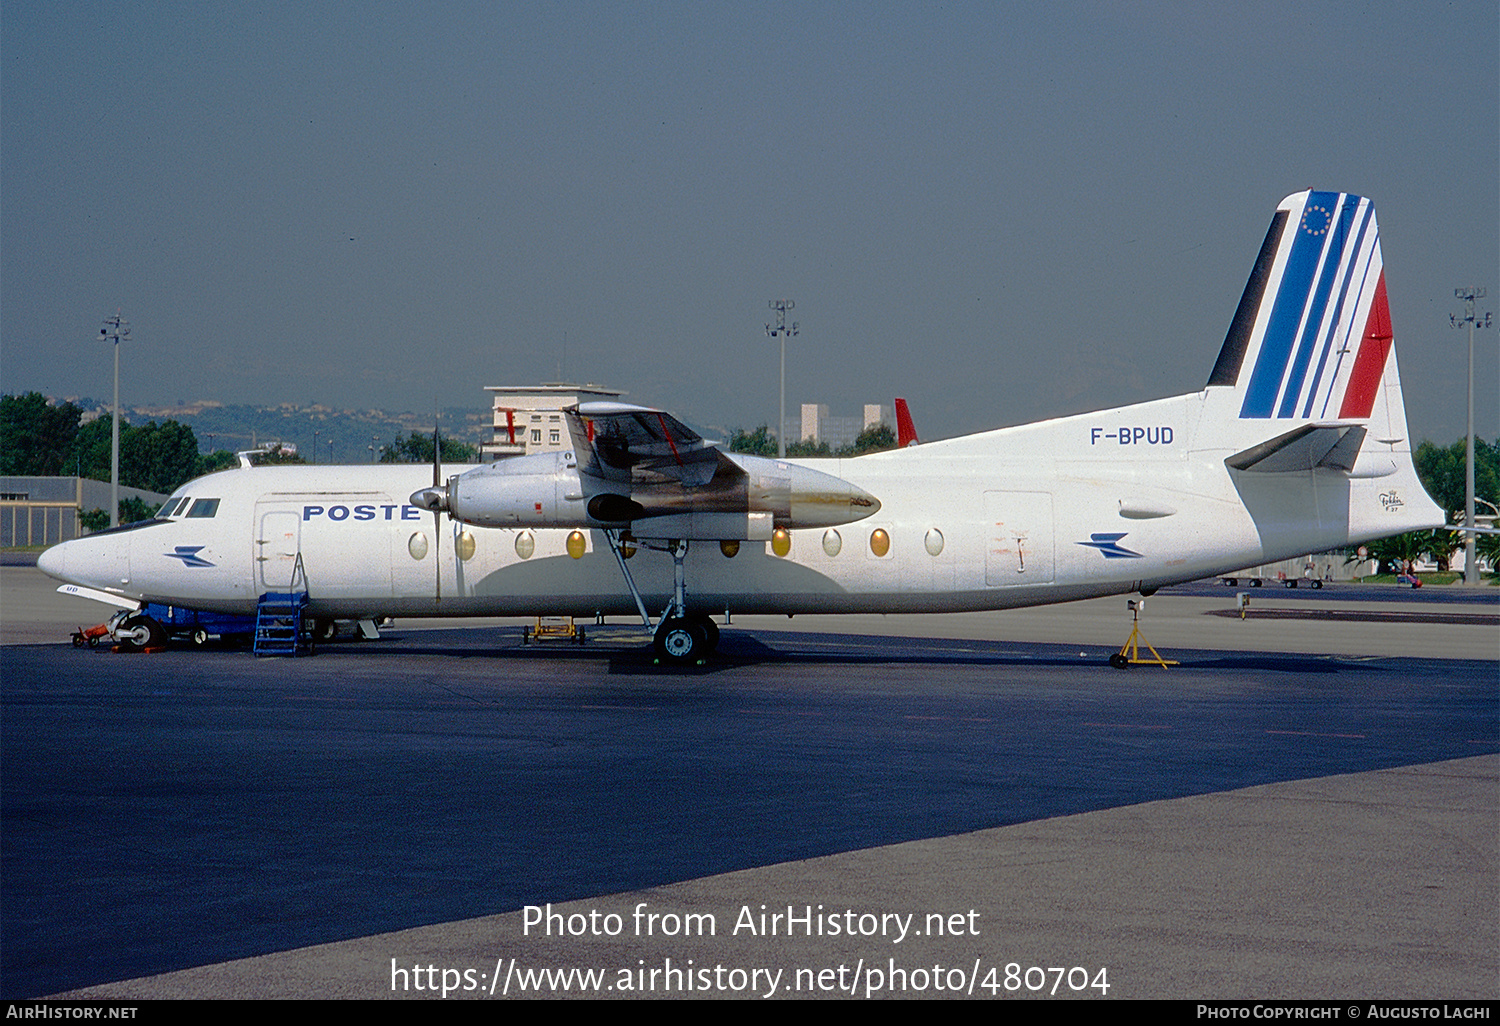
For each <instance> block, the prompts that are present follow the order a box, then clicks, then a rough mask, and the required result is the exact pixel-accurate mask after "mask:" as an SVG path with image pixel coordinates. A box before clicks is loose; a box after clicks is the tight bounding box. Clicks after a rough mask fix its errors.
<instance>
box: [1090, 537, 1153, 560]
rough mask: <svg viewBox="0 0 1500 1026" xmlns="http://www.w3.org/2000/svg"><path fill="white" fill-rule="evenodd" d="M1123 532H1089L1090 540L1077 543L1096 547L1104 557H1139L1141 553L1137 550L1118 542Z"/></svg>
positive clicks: (1091, 547) (1092, 547)
mask: <svg viewBox="0 0 1500 1026" xmlns="http://www.w3.org/2000/svg"><path fill="white" fill-rule="evenodd" d="M1125 534H1126V532H1124V531H1121V532H1120V533H1119V534H1091V535H1089V538H1090V539H1092V540H1091V541H1086V542H1079V543H1078V544H1079V545H1082V546H1085V547H1086V548H1090V549H1098V550H1099V551H1100V552H1102V553H1104V558H1105V559H1140V558H1141V554H1140V553H1139V552H1131V551H1130V550H1129V549H1127V548H1126V547H1125V546H1123V545H1121V544H1120V539H1121V538H1123V537H1125Z"/></svg>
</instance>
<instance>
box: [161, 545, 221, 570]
mask: <svg viewBox="0 0 1500 1026" xmlns="http://www.w3.org/2000/svg"><path fill="white" fill-rule="evenodd" d="M206 547H207V546H203V545H179V546H177V549H176V551H174V552H163V553H162V555H163V556H166V557H167V558H168V559H180V560H182V565H183V566H213V564H212V563H210V562H209V561H208V560H206V559H204V558H203V557H202V556H200V555H198V553H200V552H202V551H203V550H204V549H205V548H206Z"/></svg>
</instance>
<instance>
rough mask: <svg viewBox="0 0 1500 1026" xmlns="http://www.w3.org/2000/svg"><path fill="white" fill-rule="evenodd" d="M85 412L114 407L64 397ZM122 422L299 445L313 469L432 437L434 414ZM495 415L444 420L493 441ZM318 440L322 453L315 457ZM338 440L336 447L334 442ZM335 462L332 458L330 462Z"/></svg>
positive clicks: (449, 415)
mask: <svg viewBox="0 0 1500 1026" xmlns="http://www.w3.org/2000/svg"><path fill="white" fill-rule="evenodd" d="M62 398H63V399H66V400H67V401H69V402H72V403H73V404H74V405H75V406H78V407H79V408H81V409H82V410H83V411H84V419H85V420H86V421H87V420H92V419H93V418H94V417H96V416H102V417H108V416H109V415H110V408H109V404H108V403H101V402H99V401H98V400H96V399H92V398H75V397H71V396H65V397H62ZM120 416H122V417H123V418H125V420H127V421H129V422H130V423H131V424H145V423H146V422H147V421H152V420H154V421H156V422H157V423H158V424H159V423H162V422H164V421H168V420H175V421H177V422H178V423H180V424H185V425H187V426H188V427H190V428H192V429H193V434H194V435H196V436H197V438H198V445H199V448H200V449H202V451H203V452H205V453H207V452H212V451H214V450H216V449H227V450H229V451H231V452H238V451H240V450H242V449H250V448H254V447H256V446H258V445H261V444H263V443H265V442H282V443H284V444H290V445H295V446H296V447H297V451H298V453H299V454H300V455H301V456H302V457H303V458H304V459H306V460H307V461H308V462H309V463H311V462H317V463H330V462H332V463H370V462H372V460H373V458H374V453H373V452H372V449H371V447H372V446H374V447H377V448H378V447H379V446H384V445H389V444H390V443H391V442H392V441H393V440H394V439H397V438H405V437H406V436H408V435H410V434H411V433H412V432H413V431H416V432H418V433H420V434H424V435H426V434H431V433H432V426H433V414H432V413H431V412H428V413H412V412H409V411H403V412H399V413H396V412H391V411H388V410H336V409H333V408H332V407H328V406H322V405H317V404H314V405H310V406H302V405H299V404H297V403H281V404H280V405H276V406H252V405H226V404H224V403H219V402H215V401H213V400H200V401H197V402H191V403H179V404H175V405H160V404H158V405H140V406H122V407H121V409H120ZM492 416H493V415H492V413H491V411H490V410H488V409H484V408H474V407H459V406H450V407H448V408H446V409H444V410H442V411H440V414H439V416H438V425H439V427H440V428H441V429H442V432H443V435H444V436H445V437H448V438H453V439H456V440H457V441H461V442H469V443H473V444H476V445H477V444H480V443H484V442H488V441H490V440H491V438H492V436H493V434H494V429H493V427H492V422H491V417H492ZM315 441H316V449H317V455H316V459H314V456H313V452H312V450H313V448H314V443H315ZM330 442H332V443H333V444H332V447H331V448H330V446H329V443H330ZM330 457H331V458H330Z"/></svg>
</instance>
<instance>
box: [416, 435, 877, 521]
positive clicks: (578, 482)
mask: <svg viewBox="0 0 1500 1026" xmlns="http://www.w3.org/2000/svg"><path fill="white" fill-rule="evenodd" d="M725 459H726V460H727V462H721V465H720V468H719V471H718V472H716V473H714V474H713V476H712V478H711V479H710V480H708V481H706V482H704V483H702V484H699V485H695V486H689V485H687V484H684V483H683V482H682V481H680V480H676V479H673V478H671V477H670V476H667V475H664V474H662V473H661V472H660V471H657V472H642V473H640V474H638V475H635V476H636V479H635V480H632V481H631V482H625V481H609V480H605V479H602V478H596V477H593V476H592V475H584V474H581V473H580V472H579V470H578V461H577V460H576V459H575V458H574V455H573V453H571V452H550V453H535V454H533V455H531V456H516V457H513V458H511V459H507V460H502V461H500V462H498V463H493V464H490V465H488V466H484V467H478V468H476V469H474V470H470V471H468V472H467V473H464V474H459V475H457V476H456V477H452V478H449V479H448V483H447V484H446V485H445V486H438V487H435V488H424V489H422V490H420V491H418V492H414V493H413V494H412V496H411V501H412V504H413V505H416V506H421V507H422V508H424V509H431V510H447V511H448V512H449V514H451V515H452V517H453V518H454V519H455V520H461V521H463V522H464V523H467V524H474V525H476V526H478V527H558V528H570V527H621V528H624V527H628V528H629V529H630V531H631V533H632V534H634V535H635V536H636V537H638V538H674V539H680V538H709V539H718V540H721V541H727V540H731V539H738V540H741V541H754V540H761V539H763V538H764V537H769V532H770V531H771V530H772V529H773V528H774V527H785V528H799V527H834V526H837V525H840V524H848V523H852V522H853V521H856V520H862V519H864V518H865V517H867V516H870V515H871V514H873V513H874V512H875V511H876V510H878V509H880V501H879V500H878V499H876V498H875V497H874V496H873V495H870V494H869V493H868V492H866V491H864V489H862V488H859V487H858V486H856V485H852V484H850V483H849V482H848V481H845V480H844V479H842V478H839V477H835V476H833V475H832V474H825V473H823V472H822V471H820V470H813V469H811V468H809V467H802V466H797V465H795V464H791V463H785V462H783V461H781V460H772V459H766V458H763V457H759V456H742V455H739V454H726V458H725Z"/></svg>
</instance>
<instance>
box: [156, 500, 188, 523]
mask: <svg viewBox="0 0 1500 1026" xmlns="http://www.w3.org/2000/svg"><path fill="white" fill-rule="evenodd" d="M187 501H188V497H187V496H186V495H180V496H173V497H172V498H170V499H168V500H167V501H166V502H164V503H162V504H161V509H159V510H157V511H156V519H158V520H166V519H167V518H168V517H172V516H176V515H177V513H178V511H179V510H180V509H181V508H182V507H183V506H184V505H185V504H186V503H187Z"/></svg>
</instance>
